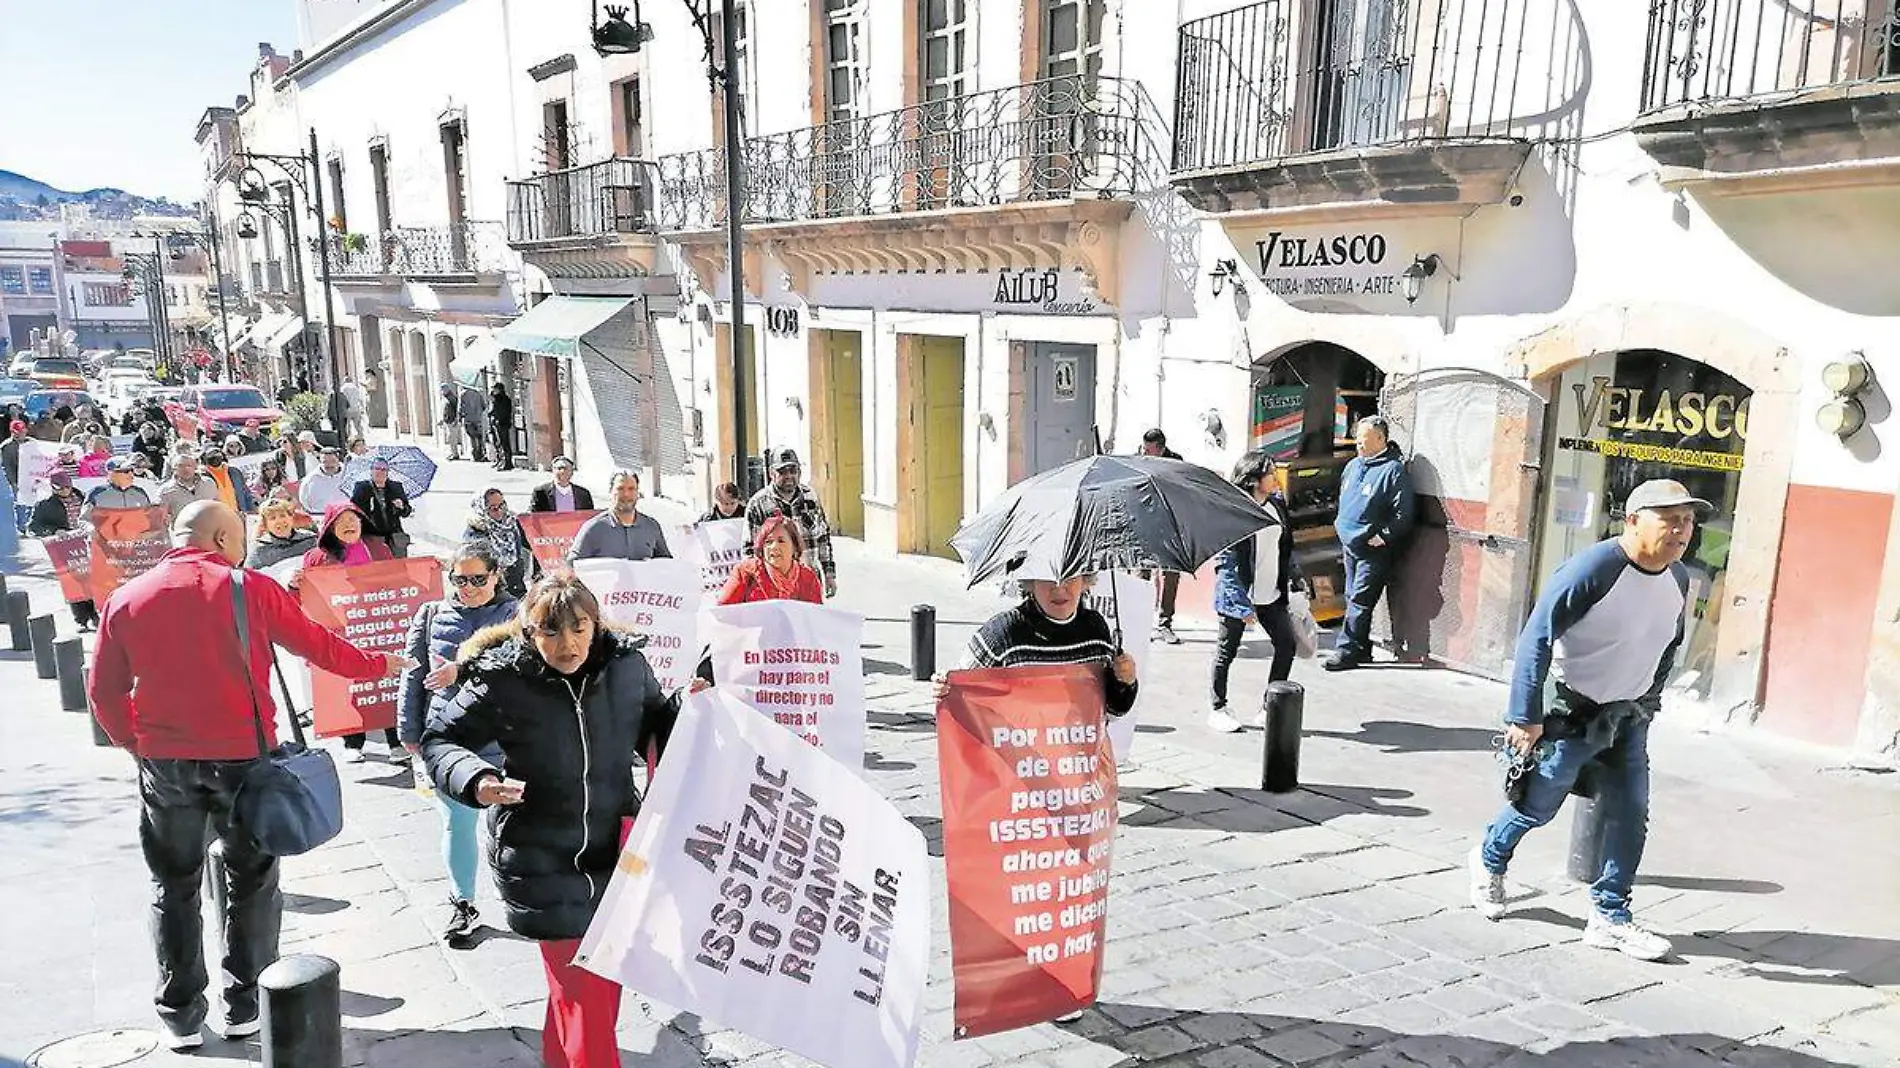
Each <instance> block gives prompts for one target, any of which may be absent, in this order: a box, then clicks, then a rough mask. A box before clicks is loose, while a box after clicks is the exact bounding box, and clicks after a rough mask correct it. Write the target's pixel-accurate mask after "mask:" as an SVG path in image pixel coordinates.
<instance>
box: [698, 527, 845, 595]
mask: <svg viewBox="0 0 1900 1068" xmlns="http://www.w3.org/2000/svg"><path fill="white" fill-rule="evenodd" d="M803 538H804V535H803V534H801V533H800V532H799V529H798V524H797V523H794V522H792V521H791V520H790V519H787V518H786V517H785V516H782V515H775V516H772V517H771V518H769V519H767V520H766V521H765V525H764V526H761V527H760V528H759V536H758V539H757V540H756V541H755V542H754V543H753V546H752V555H751V556H749V557H747V558H745V559H744V560H741V561H739V564H738V566H736V567H734V568H733V569H732V575H731V576H730V577H728V578H727V579H726V586H725V589H723V590H721V591H720V593H719V603H720V604H752V603H754V602H756V601H804V602H806V603H808V604H824V603H825V591H824V586H823V583H822V580H820V579H819V577H818V573H817V572H816V571H813V570H812V569H811V568H810V567H809V566H807V565H806V564H805V560H804V557H805V546H804V542H803Z"/></svg>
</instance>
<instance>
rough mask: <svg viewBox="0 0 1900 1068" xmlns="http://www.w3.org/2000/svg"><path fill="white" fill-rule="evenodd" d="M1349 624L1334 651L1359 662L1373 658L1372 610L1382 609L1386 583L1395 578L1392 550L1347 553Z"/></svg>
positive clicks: (1350, 551) (1347, 613)
mask: <svg viewBox="0 0 1900 1068" xmlns="http://www.w3.org/2000/svg"><path fill="white" fill-rule="evenodd" d="M1344 555H1345V563H1346V621H1345V622H1344V623H1342V624H1341V625H1340V627H1339V638H1338V639H1337V640H1336V641H1334V642H1333V651H1334V652H1335V653H1338V654H1340V655H1342V656H1348V657H1353V658H1355V659H1358V660H1366V659H1370V658H1371V656H1372V610H1373V609H1375V608H1377V607H1379V598H1380V597H1382V596H1384V594H1385V587H1386V583H1387V582H1389V581H1390V580H1391V578H1392V563H1393V560H1392V551H1391V549H1389V548H1385V549H1367V550H1366V551H1365V552H1363V553H1357V552H1354V551H1352V550H1350V549H1348V550H1346V552H1345V554H1344Z"/></svg>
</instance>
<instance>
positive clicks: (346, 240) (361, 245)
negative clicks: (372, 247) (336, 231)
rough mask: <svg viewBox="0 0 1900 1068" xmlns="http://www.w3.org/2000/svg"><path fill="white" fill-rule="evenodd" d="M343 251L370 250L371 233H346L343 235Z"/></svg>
mask: <svg viewBox="0 0 1900 1068" xmlns="http://www.w3.org/2000/svg"><path fill="white" fill-rule="evenodd" d="M343 251H345V252H368V251H369V235H368V234H344V235H343Z"/></svg>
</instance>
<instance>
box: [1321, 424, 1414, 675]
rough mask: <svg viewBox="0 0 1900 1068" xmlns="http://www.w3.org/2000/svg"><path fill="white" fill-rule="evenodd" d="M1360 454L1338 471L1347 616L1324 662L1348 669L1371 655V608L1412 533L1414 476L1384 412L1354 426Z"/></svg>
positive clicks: (1336, 522)
mask: <svg viewBox="0 0 1900 1068" xmlns="http://www.w3.org/2000/svg"><path fill="white" fill-rule="evenodd" d="M1353 433H1354V434H1355V435H1356V436H1355V437H1354V438H1353V442H1354V445H1355V447H1356V448H1357V449H1358V450H1359V455H1357V456H1355V457H1353V458H1352V459H1351V460H1350V461H1348V462H1347V464H1346V469H1345V470H1344V471H1343V472H1341V473H1340V476H1339V514H1338V515H1337V516H1335V517H1334V518H1333V531H1334V532H1335V533H1337V534H1338V535H1339V547H1340V555H1342V556H1343V557H1345V563H1346V621H1345V622H1344V623H1343V624H1341V625H1340V628H1339V637H1338V638H1337V639H1336V640H1335V641H1334V642H1333V655H1332V656H1331V657H1329V658H1327V659H1326V660H1325V661H1323V662H1322V663H1321V664H1320V666H1321V667H1323V668H1325V669H1326V670H1328V671H1346V670H1349V669H1351V668H1356V667H1358V666H1359V665H1361V664H1364V663H1367V662H1368V661H1370V660H1371V659H1372V610H1373V609H1374V608H1377V607H1378V606H1379V597H1380V595H1381V594H1383V593H1385V586H1386V582H1387V581H1388V580H1390V579H1391V577H1392V565H1393V564H1394V563H1395V562H1396V561H1397V560H1398V557H1399V549H1400V547H1401V546H1402V545H1404V543H1405V539H1406V537H1407V536H1408V535H1410V534H1411V533H1412V514H1413V498H1412V476H1411V475H1409V474H1407V473H1406V470H1405V456H1404V454H1403V453H1401V452H1399V447H1398V446H1397V445H1395V444H1393V443H1392V427H1391V425H1390V424H1389V423H1387V422H1386V421H1385V416H1382V415H1368V416H1366V417H1365V418H1364V419H1361V420H1359V424H1358V426H1356V427H1355V428H1354V429H1353Z"/></svg>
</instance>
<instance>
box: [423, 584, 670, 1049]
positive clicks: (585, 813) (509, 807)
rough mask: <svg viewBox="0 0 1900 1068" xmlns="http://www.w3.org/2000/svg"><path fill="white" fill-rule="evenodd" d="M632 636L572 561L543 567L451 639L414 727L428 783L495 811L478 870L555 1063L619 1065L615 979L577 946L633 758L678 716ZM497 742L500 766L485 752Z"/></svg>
mask: <svg viewBox="0 0 1900 1068" xmlns="http://www.w3.org/2000/svg"><path fill="white" fill-rule="evenodd" d="M640 645H641V641H640V639H637V638H635V637H633V636H632V635H630V634H628V633H626V632H624V631H619V630H613V629H610V628H608V627H607V626H606V625H605V624H604V623H603V622H602V620H601V615H600V602H598V601H597V600H595V599H594V595H593V594H592V593H590V592H589V591H588V589H587V587H586V586H583V585H582V584H581V582H580V580H579V579H577V578H575V577H574V576H573V574H572V573H569V572H561V573H557V574H553V575H547V576H543V577H542V578H541V579H540V580H539V581H537V582H536V583H535V584H534V585H533V586H532V587H530V588H529V590H528V594H527V596H526V597H524V598H522V601H521V609H520V612H519V614H518V615H517V617H516V619H515V621H514V622H512V623H508V624H506V625H504V626H498V627H488V628H485V629H483V630H481V631H478V632H477V633H476V634H475V636H474V637H473V638H470V639H469V640H468V641H467V642H466V643H464V644H463V646H462V650H461V655H460V656H459V657H458V658H457V664H458V666H459V671H458V675H459V676H460V678H461V679H462V680H463V681H462V682H461V689H460V690H458V691H456V692H455V695H454V697H453V698H452V699H450V700H448V701H446V702H438V703H436V704H435V706H434V707H433V708H432V709H431V710H430V713H429V723H428V726H427V728H426V729H425V730H424V731H423V734H422V757H423V760H424V761H425V762H426V763H427V765H428V768H429V775H430V777H431V778H433V779H434V780H435V784H436V788H437V789H438V790H441V791H442V792H443V793H444V794H446V795H447V796H449V797H452V798H454V799H456V800H458V801H460V802H462V803H463V804H466V805H475V806H481V807H487V808H491V809H493V811H492V812H491V813H490V816H489V820H490V822H489V831H490V834H489V840H490V843H491V845H490V848H489V857H488V859H489V867H490V868H491V869H492V870H493V871H494V873H495V882H496V885H497V888H498V889H499V890H500V891H501V900H502V904H503V905H504V906H505V907H506V909H507V915H508V927H509V928H510V929H511V930H513V931H514V932H515V933H516V934H518V935H521V936H522V937H524V938H530V939H533V940H535V941H537V942H539V943H541V959H542V964H543V965H544V966H545V968H546V970H547V977H548V1010H547V1018H546V1022H545V1024H544V1025H543V1027H542V1031H541V1056H542V1059H543V1061H544V1062H545V1063H546V1064H548V1065H549V1066H551V1068H559V1066H561V1065H568V1066H571V1068H614V1066H617V1065H618V1064H619V1063H620V1052H619V1045H618V1043H617V1042H616V1040H615V1038H614V1024H615V1021H616V1020H617V1019H618V1017H619V1013H620V987H619V986H618V985H616V984H615V983H612V982H610V981H608V980H606V979H602V978H600V977H599V976H596V975H594V974H593V973H591V972H588V971H585V970H584V969H582V968H579V967H576V966H575V965H574V964H573V958H574V953H575V951H576V950H577V949H579V948H580V938H581V936H582V935H583V934H585V933H586V932H587V925H588V923H589V922H590V921H592V919H593V917H594V910H595V909H596V908H598V907H599V905H600V900H601V897H602V895H604V894H605V893H606V891H607V883H608V880H609V878H610V877H611V876H612V874H613V869H614V862H615V860H616V859H617V858H618V856H619V853H620V843H621V839H622V837H623V828H624V827H627V826H630V825H631V820H632V817H633V816H634V815H635V814H637V813H638V812H639V808H640V797H639V794H638V793H636V792H635V790H634V783H633V761H634V757H635V756H636V755H639V756H642V757H645V758H646V759H648V760H649V761H652V760H657V759H658V757H659V754H660V751H661V749H662V748H663V747H664V746H665V745H666V739H667V736H668V735H669V734H670V733H671V732H672V729H673V723H674V721H675V720H676V719H677V718H678V715H679V699H678V697H677V696H673V697H669V696H668V695H666V694H665V693H663V692H661V690H660V684H659V681H658V680H657V679H655V678H654V676H653V671H652V669H651V668H649V667H648V666H647V661H646V657H645V656H644V655H642V654H641V652H640ZM495 748H498V749H499V750H500V752H501V767H500V768H497V767H495V766H494V765H493V764H491V763H489V761H488V760H486V759H484V758H483V757H482V756H481V753H482V751H483V750H485V749H486V750H492V749H495Z"/></svg>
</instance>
